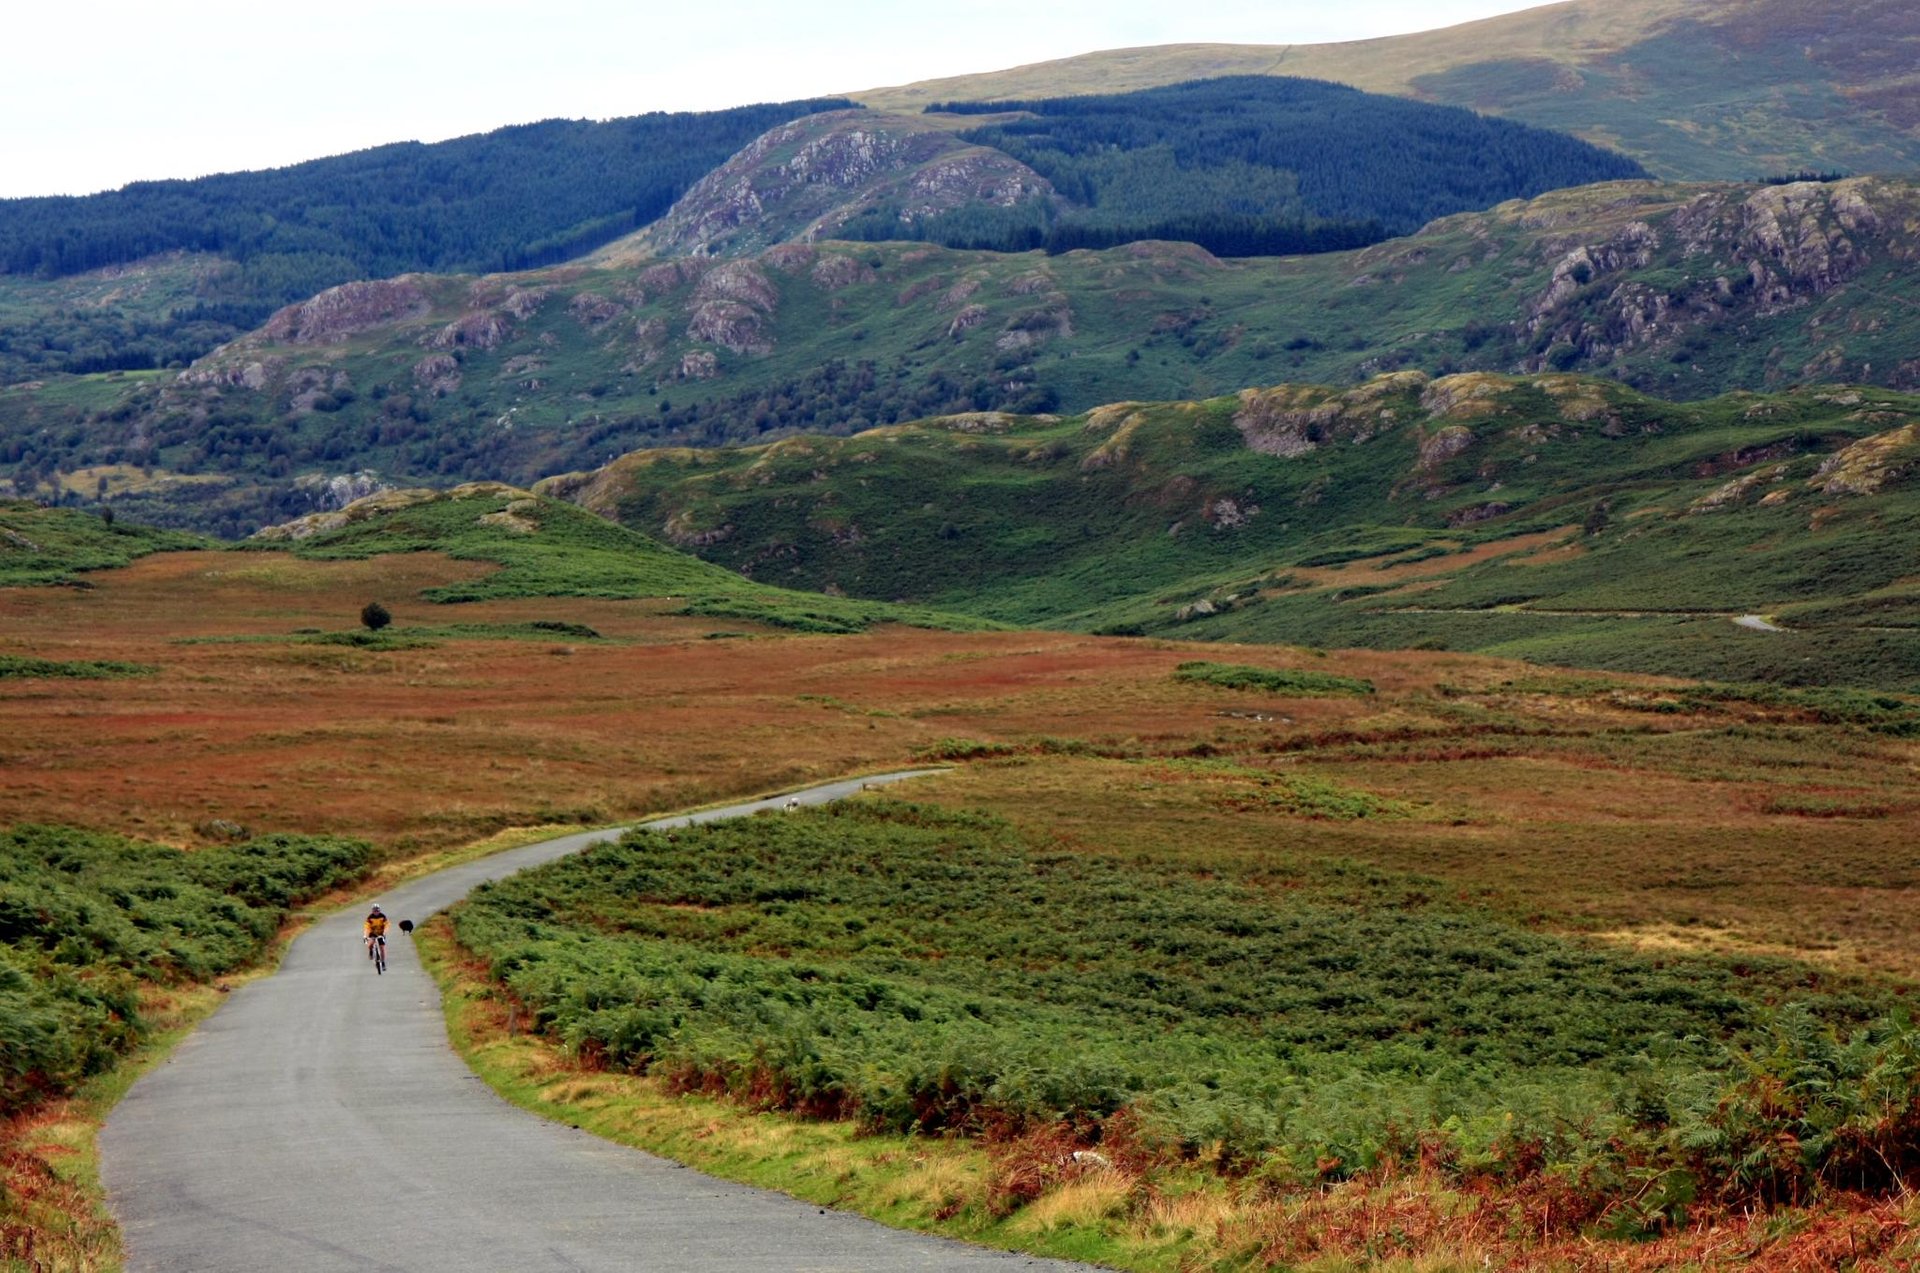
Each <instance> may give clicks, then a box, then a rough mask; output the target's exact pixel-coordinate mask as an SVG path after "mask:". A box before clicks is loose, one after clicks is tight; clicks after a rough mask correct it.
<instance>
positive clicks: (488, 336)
mask: <svg viewBox="0 0 1920 1273" xmlns="http://www.w3.org/2000/svg"><path fill="white" fill-rule="evenodd" d="M512 333H513V324H512V323H510V322H508V321H507V316H506V315H504V314H500V313H496V312H495V311H493V310H489V309H482V310H473V311H470V312H468V313H465V314H462V315H461V316H460V317H458V318H456V319H454V320H453V321H452V322H450V323H448V324H447V325H446V326H445V327H442V328H440V329H439V330H438V331H436V332H433V333H431V334H429V335H428V336H427V338H426V339H425V340H424V341H422V342H421V343H422V344H424V345H427V346H428V347H429V348H432V349H458V348H460V347H462V346H465V347H466V348H469V349H496V348H498V347H499V345H500V342H501V341H503V340H505V339H506V338H507V337H508V336H510V335H511V334H512Z"/></svg>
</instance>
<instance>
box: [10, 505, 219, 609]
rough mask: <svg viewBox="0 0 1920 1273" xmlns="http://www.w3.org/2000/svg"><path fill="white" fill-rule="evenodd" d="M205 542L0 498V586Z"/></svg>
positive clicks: (53, 578) (47, 579)
mask: <svg viewBox="0 0 1920 1273" xmlns="http://www.w3.org/2000/svg"><path fill="white" fill-rule="evenodd" d="M207 546H208V541H207V540H205V539H202V538H201V537H200V536H198V535H186V534H181V533H179V532H177V531H165V530H155V529H153V528H152V527H150V526H134V525H129V524H127V523H125V522H123V521H121V520H119V519H118V518H113V519H112V520H108V519H107V518H104V517H102V516H100V515H98V514H96V513H92V512H82V511H81V510H79V509H72V508H46V507H43V506H41V505H39V504H36V503H33V502H31V501H28V500H0V587H13V588H18V587H31V586H34V585H39V584H57V583H70V582H72V581H73V580H74V577H75V576H76V575H78V574H80V573H81V572H82V571H87V570H106V569H110V568H111V567H114V566H124V565H126V564H127V563H128V562H130V561H133V560H134V559H135V558H138V557H144V556H146V555H147V554H148V553H155V552H166V551H170V550H177V549H187V548H203V547H207Z"/></svg>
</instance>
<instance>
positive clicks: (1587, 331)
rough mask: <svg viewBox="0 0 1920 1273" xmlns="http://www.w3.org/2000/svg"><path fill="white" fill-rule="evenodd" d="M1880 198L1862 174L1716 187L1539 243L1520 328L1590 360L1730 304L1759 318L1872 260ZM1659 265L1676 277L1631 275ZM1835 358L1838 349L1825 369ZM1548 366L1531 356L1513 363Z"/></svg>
mask: <svg viewBox="0 0 1920 1273" xmlns="http://www.w3.org/2000/svg"><path fill="white" fill-rule="evenodd" d="M1887 197H1888V196H1887V195H1886V194H1885V192H1883V191H1881V190H1879V189H1878V188H1877V187H1876V183H1875V181H1874V180H1873V179H1870V178H1855V179H1851V180H1847V181H1840V182H1834V183H1820V182H1793V183H1789V184H1785V185H1777V186H1762V187H1760V188H1759V189H1757V190H1742V189H1738V188H1727V189H1715V190H1710V191H1708V192H1706V193H1702V194H1700V195H1697V196H1695V197H1694V198H1692V199H1691V200H1689V201H1688V202H1687V203H1686V204H1685V205H1684V206H1683V207H1681V208H1679V209H1678V210H1677V211H1675V212H1673V214H1672V215H1670V216H1667V217H1665V218H1664V219H1662V220H1660V221H1658V222H1654V221H1651V220H1645V219H1642V220H1634V221H1632V222H1629V223H1627V224H1625V225H1623V226H1620V227H1619V228H1617V229H1615V230H1614V231H1613V232H1612V233H1611V234H1610V235H1609V236H1608V237H1607V238H1605V239H1600V240H1588V241H1576V242H1571V243H1569V242H1565V241H1564V240H1563V241H1561V242H1560V243H1558V244H1555V243H1553V242H1552V240H1551V239H1549V240H1547V245H1548V246H1549V247H1550V249H1551V250H1553V251H1556V252H1558V253H1559V255H1558V257H1557V258H1555V259H1554V261H1553V264H1552V271H1551V276H1550V278H1549V281H1548V283H1547V286H1546V287H1545V288H1544V289H1543V290H1542V291H1541V292H1540V293H1539V294H1538V295H1537V296H1535V297H1534V298H1533V300H1532V302H1531V303H1530V304H1529V306H1528V317H1527V320H1526V322H1525V324H1524V329H1525V330H1526V331H1527V332H1528V334H1530V335H1535V336H1536V337H1537V336H1540V335H1542V334H1544V335H1545V337H1546V339H1545V341H1544V342H1543V341H1539V340H1536V342H1535V344H1536V347H1540V346H1541V345H1542V344H1552V345H1557V346H1559V347H1560V348H1561V349H1562V350H1564V351H1566V352H1565V353H1564V354H1563V355H1562V356H1563V357H1569V356H1570V357H1574V358H1577V359H1578V361H1579V362H1581V363H1583V364H1586V365H1589V366H1593V365H1600V364H1604V363H1606V362H1608V361H1610V360H1612V359H1614V358H1617V357H1619V356H1621V355H1622V354H1626V353H1630V352H1632V351H1635V350H1639V349H1645V348H1648V347H1657V346H1659V345H1660V344H1662V343H1663V342H1673V341H1675V339H1676V338H1677V337H1679V336H1681V335H1683V334H1684V333H1685V332H1686V331H1687V329H1689V328H1692V327H1696V326H1699V325H1701V324H1705V323H1712V322H1722V321H1724V320H1725V318H1726V316H1727V315H1728V314H1729V313H1732V312H1741V311H1746V312H1753V313H1756V314H1759V315H1762V316H1766V315H1773V314H1778V313H1782V312H1784V311H1787V310H1791V309H1793V308H1795V307H1799V306H1805V305H1808V304H1810V303H1811V302H1813V301H1816V300H1818V299H1820V298H1821V297H1824V296H1827V295H1829V294H1831V293H1833V292H1834V291H1836V290H1837V289H1839V288H1841V287H1843V286H1845V285H1846V284H1847V283H1848V282H1850V281H1852V280H1853V279H1855V278H1857V277H1858V276H1859V274H1860V273H1861V271H1862V270H1863V269H1865V268H1866V267H1867V266H1868V265H1869V264H1870V263H1871V261H1872V259H1873V249H1874V247H1875V245H1876V244H1877V243H1879V242H1882V241H1884V239H1885V237H1886V235H1887V233H1888V224H1889V223H1888V217H1887V216H1886V215H1885V213H1884V211H1883V209H1882V207H1881V206H1878V204H1877V203H1876V200H1879V201H1882V202H1884V201H1885V200H1886V199H1887ZM1663 263H1664V264H1667V265H1669V266H1671V267H1672V269H1673V270H1674V271H1675V272H1677V273H1678V274H1679V275H1680V276H1681V281H1679V282H1669V283H1666V284H1665V285H1664V286H1655V285H1650V284H1649V283H1647V282H1646V281H1644V280H1641V279H1637V278H1633V277H1631V273H1632V272H1633V271H1638V270H1646V269H1648V268H1649V267H1651V266H1656V265H1660V264H1663ZM1818 361H1819V360H1816V362H1818ZM1844 362H1845V357H1844V351H1842V352H1841V353H1840V355H1839V356H1838V358H1837V360H1836V365H1835V366H1834V367H1832V368H1831V369H1830V370H1831V372H1832V373H1835V374H1837V373H1838V372H1840V371H1841V370H1842V369H1843V364H1844ZM1548 365H1549V362H1548V356H1547V355H1541V356H1538V357H1535V358H1533V359H1531V360H1530V361H1526V362H1524V363H1523V364H1522V369H1523V370H1526V371H1541V370H1546V369H1547V368H1548ZM1561 365H1565V364H1564V363H1562V364H1561ZM1802 370H1803V372H1804V373H1805V374H1809V375H1820V374H1828V371H1829V369H1825V368H1823V367H1822V366H1813V367H1809V368H1805V369H1802Z"/></svg>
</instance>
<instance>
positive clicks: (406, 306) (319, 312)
mask: <svg viewBox="0 0 1920 1273" xmlns="http://www.w3.org/2000/svg"><path fill="white" fill-rule="evenodd" d="M431 307H432V302H431V301H430V300H429V299H428V297H427V294H426V291H425V290H424V289H423V288H421V286H420V285H419V284H418V283H417V282H415V281H413V280H412V279H411V278H396V279H383V280H377V281H371V282H362V283H342V284H341V285H340V286H338V287H330V288H328V289H327V290H326V291H324V292H321V293H320V294H319V295H318V296H315V297H313V298H312V299H311V300H305V301H301V302H300V303H299V304H297V305H289V306H287V307H286V308H285V309H283V310H280V311H279V312H278V313H276V314H274V315H273V317H271V318H269V319H268V320H267V321H266V325H265V326H263V327H262V328H261V329H260V335H261V336H263V337H265V338H266V339H268V340H278V341H286V342H287V343H289V344H294V345H312V344H322V343H329V342H333V341H338V340H344V339H345V338H346V337H348V336H350V335H352V334H353V333H354V332H361V331H366V330H367V329H368V328H370V327H379V326H381V325H383V324H386V323H395V322H400V321H402V320H404V319H408V318H419V317H421V316H423V315H424V314H426V313H427V311H428V310H429V309H430V308H431Z"/></svg>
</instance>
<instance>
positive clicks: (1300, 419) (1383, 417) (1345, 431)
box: [1233, 371, 1439, 459]
mask: <svg viewBox="0 0 1920 1273" xmlns="http://www.w3.org/2000/svg"><path fill="white" fill-rule="evenodd" d="M1433 383H1439V382H1433ZM1428 386H1429V381H1428V379H1427V377H1426V376H1425V375H1424V374H1422V373H1421V372H1417V371H1397V372H1389V373H1388V374H1386V375H1383V376H1375V377H1374V378H1373V379H1371V380H1369V381H1367V382H1365V383H1364V384H1359V385H1355V386H1354V387H1353V388H1351V389H1348V390H1346V391H1345V392H1337V391H1335V390H1331V389H1325V388H1321V387H1319V386H1315V385H1281V386H1279V387H1277V388H1273V389H1247V390H1243V391H1242V392H1241V394H1240V409H1239V410H1238V411H1236V412H1235V413H1234V416H1233V425H1234V428H1236V429H1238V430H1239V431H1240V436H1241V437H1242V438H1244V439H1245V440H1246V444H1247V447H1248V449H1250V450H1253V451H1257V452H1259V453H1260V454H1262V455H1275V456H1280V457H1282V458H1285V459H1291V458H1294V457H1296V456H1301V455H1305V454H1307V453H1308V452H1310V451H1313V450H1316V449H1318V448H1319V447H1322V446H1325V445H1328V444H1330V443H1333V442H1336V441H1339V442H1365V441H1368V440H1369V439H1371V438H1372V437H1374V436H1375V435H1376V434H1378V433H1380V432H1381V431H1382V430H1384V429H1387V428H1390V427H1392V426H1393V424H1394V423H1395V422H1396V421H1398V420H1400V419H1401V418H1402V415H1403V413H1404V412H1405V408H1404V407H1401V406H1398V405H1396V400H1398V399H1401V398H1404V397H1405V396H1406V395H1409V394H1417V393H1420V392H1421V391H1423V390H1425V389H1427V388H1428Z"/></svg>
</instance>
